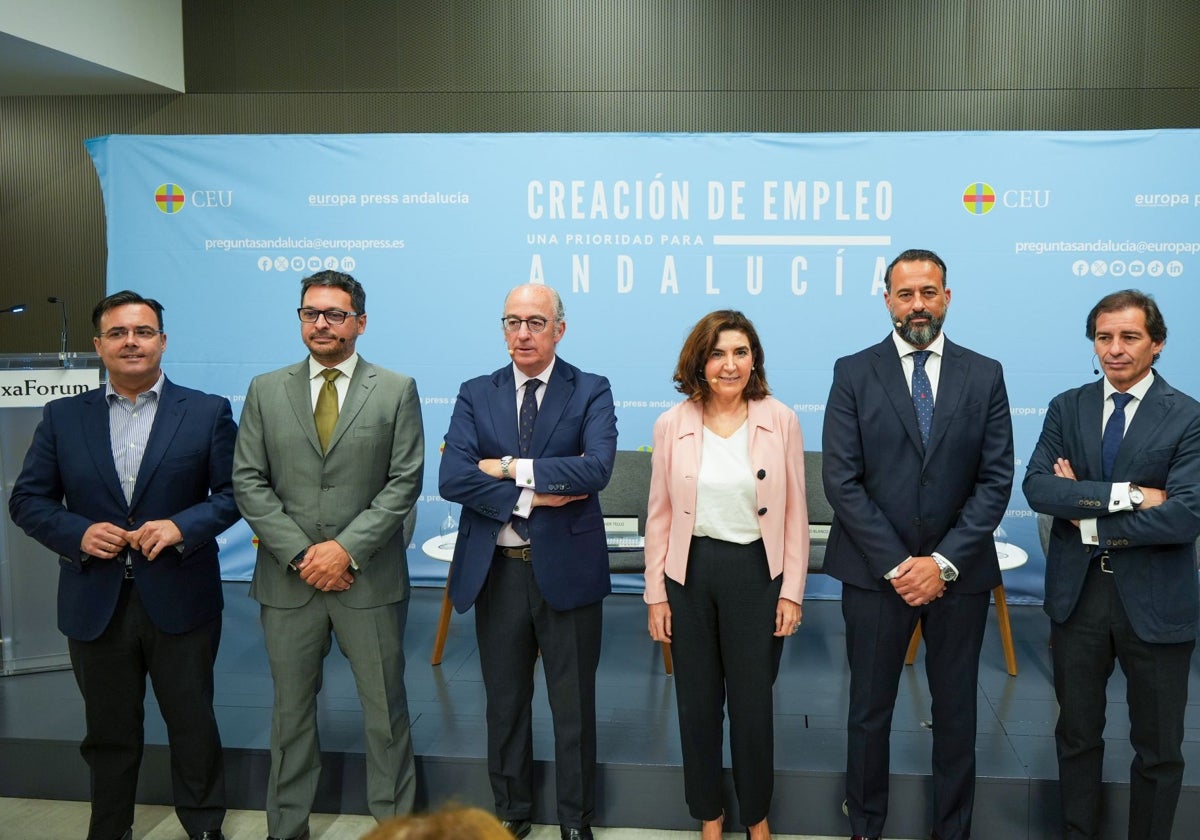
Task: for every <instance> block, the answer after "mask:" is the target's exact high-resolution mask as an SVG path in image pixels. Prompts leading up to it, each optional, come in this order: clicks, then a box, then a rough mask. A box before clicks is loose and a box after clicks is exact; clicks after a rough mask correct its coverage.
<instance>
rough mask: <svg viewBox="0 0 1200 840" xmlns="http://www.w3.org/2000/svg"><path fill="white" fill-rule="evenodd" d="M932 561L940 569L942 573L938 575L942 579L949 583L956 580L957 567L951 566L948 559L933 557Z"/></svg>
mask: <svg viewBox="0 0 1200 840" xmlns="http://www.w3.org/2000/svg"><path fill="white" fill-rule="evenodd" d="M933 562H934V563H937V565H938V568H939V569H941V571H942V574H941V576H940V577H941V578H942V580H944V581H946V583H950V582H951V581H954V580H958V569H956V568H954V567H953V566H951V565H950V561H948V560H943V559H942V558H940V557H934V558H933Z"/></svg>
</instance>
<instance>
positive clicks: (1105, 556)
mask: <svg viewBox="0 0 1200 840" xmlns="http://www.w3.org/2000/svg"><path fill="white" fill-rule="evenodd" d="M1096 559H1097V560H1098V561H1099V562H1100V571H1102V572H1104V574H1106V575H1111V574H1112V573H1113V570H1112V566H1110V565H1108V563H1109V561H1110V560H1112V555H1110V554H1109V553H1108V552H1107V551H1102V552H1100V554H1099V556H1097V557H1096Z"/></svg>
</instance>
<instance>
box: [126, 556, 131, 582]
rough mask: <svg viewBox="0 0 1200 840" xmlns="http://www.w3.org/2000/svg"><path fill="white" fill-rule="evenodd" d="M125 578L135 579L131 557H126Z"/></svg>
mask: <svg viewBox="0 0 1200 840" xmlns="http://www.w3.org/2000/svg"><path fill="white" fill-rule="evenodd" d="M125 580H133V563H132V562H130V560H129V558H128V557H126V558H125Z"/></svg>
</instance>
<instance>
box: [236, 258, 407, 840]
mask: <svg viewBox="0 0 1200 840" xmlns="http://www.w3.org/2000/svg"><path fill="white" fill-rule="evenodd" d="M298 312H299V315H300V335H301V338H302V339H303V340H304V343H305V345H307V347H308V349H309V357H308V358H306V359H305V360H304V361H302V362H300V363H299V364H296V365H291V366H288V367H285V368H282V369H280V370H277V371H274V372H272V373H267V374H264V375H262V376H258V377H255V379H254V381H253V382H251V383H250V389H249V391H248V392H247V394H246V404H245V406H244V407H243V409H242V417H241V425H240V428H239V431H238V439H237V448H236V451H235V454H234V463H233V484H234V492H235V494H236V498H237V503H238V507H239V508H241V511H242V515H243V516H244V517H245V518H246V521H247V522H248V523H250V526H251V527H252V528H253V529H254V532H255V533H256V534H257V536H258V539H259V546H258V562H257V564H256V566H255V569H254V581H253V583H252V584H251V586H250V595H251V596H252V597H253V598H255V599H256V600H258V602H259V603H260V604H261V618H262V625H263V631H264V634H265V636H266V643H267V657H268V659H269V661H270V665H271V676H272V678H273V679H274V681H275V707H274V711H273V715H272V721H271V775H270V780H269V782H268V787H267V832H268V834H269V837H268V840H274V838H294V840H306V838H308V836H309V830H308V815H309V812H310V811H311V809H312V803H313V797H314V795H315V793H316V789H317V779H318V777H319V776H320V774H321V761H320V755H319V746H318V741H317V692H318V691H319V690H320V688H321V675H322V663H323V660H324V658H325V655H326V654H327V653H329V648H330V642H331V632H330V631H331V630H332V634H333V635H336V636H337V641H338V647H340V648H341V650H342V652H343V653H345V655H346V658H347V659H349V660H350V666H351V669H352V670H353V672H354V679H355V682H356V684H357V686H358V696H359V700H360V701H361V702H362V707H363V718H364V724H365V728H366V758H367V804H368V807H369V808H370V810H371V814H372V816H374V817H375V818H376V819H377V820H384V819H387V818H389V817H392V816H395V815H397V814H405V813H408V812H410V811H411V810H412V806H413V797H414V793H415V790H416V773H415V769H414V766H413V752H412V741H411V739H410V737H409V718H408V699H407V697H406V695H405V691H404V650H403V644H402V643H403V638H404V625H405V621H406V619H407V616H408V588H409V587H408V565H407V562H406V556H405V547H406V545H407V543H408V539H409V537H410V536H411V535H410V534H409V533H407V529H406V528H405V527H403V523H404V522H405V519H406V517H407V516H408V515H409V513H410V511H411V510H412V507H413V503H414V502H415V501H416V499H417V494H418V493H419V492H420V489H421V474H422V470H423V468H424V453H425V443H424V434H423V432H422V428H421V411H420V400H419V398H418V396H417V388H416V384H415V383H414V382H413V380H412V379H411V378H409V377H407V376H402V375H400V374H397V373H392V372H391V371H387V370H384V369H383V368H379V367H376V366H375V365H372V364H370V363H369V362H367V361H366V359H363V358H362V357H360V356H359V355H358V353H357V352H356V351H355V349H354V345H355V342H356V341H357V340H358V336H360V335H362V334H363V332H364V331H365V330H366V328H367V315H366V292H364V291H363V287H362V286H361V285H360V284H359V283H358V281H357V280H355V279H354V278H353V277H351V276H349V275H348V274H342V273H339V272H335V271H322V272H318V273H317V274H314V275H312V276H311V277H306V278H305V279H304V280H303V281H302V284H301V290H300V309H299V310H298Z"/></svg>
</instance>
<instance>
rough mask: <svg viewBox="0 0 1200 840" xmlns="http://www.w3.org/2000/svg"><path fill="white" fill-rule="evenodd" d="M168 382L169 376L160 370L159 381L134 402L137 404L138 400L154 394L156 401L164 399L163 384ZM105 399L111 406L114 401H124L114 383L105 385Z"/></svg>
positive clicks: (139, 395)
mask: <svg viewBox="0 0 1200 840" xmlns="http://www.w3.org/2000/svg"><path fill="white" fill-rule="evenodd" d="M166 381H167V375H166V374H165V373H163V372H162V371H161V370H160V371H159V372H158V379H156V380H155V381H154V384H153V385H151V386H150V387H149V388H147V389H146V390H145V391H142V392H141V393H140V394H138V395H137V399H135V400H134V402H137V400H138V399H141V398H142V397H144V396H146V395H147V394H154V399H156V400H157V399H159V398H160V397H162V389H163V383H164V382H166ZM104 399H105V400H107V401H108V404H109V405H112V404H113V401H114V400H119V399H122V397H121V395H120V394H118V393H117V392H116V390H115V389H114V388H113V386H112V382H105V383H104Z"/></svg>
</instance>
